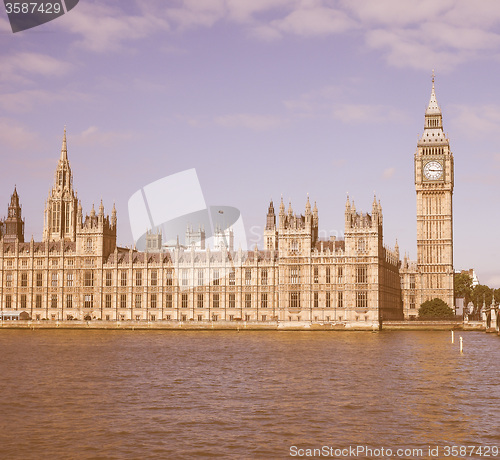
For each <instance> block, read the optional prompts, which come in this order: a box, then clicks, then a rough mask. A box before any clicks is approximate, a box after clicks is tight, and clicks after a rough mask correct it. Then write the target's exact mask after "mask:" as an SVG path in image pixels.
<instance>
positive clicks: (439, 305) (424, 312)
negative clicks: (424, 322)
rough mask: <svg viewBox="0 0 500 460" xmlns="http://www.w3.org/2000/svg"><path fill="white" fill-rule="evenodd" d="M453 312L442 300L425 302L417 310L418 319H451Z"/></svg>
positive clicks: (436, 299)
mask: <svg viewBox="0 0 500 460" xmlns="http://www.w3.org/2000/svg"><path fill="white" fill-rule="evenodd" d="M454 316H455V312H454V311H453V310H452V309H451V308H450V307H449V306H448V304H447V303H446V302H445V301H444V300H442V299H438V298H435V299H432V300H427V301H426V302H424V303H423V304H422V305H420V308H419V310H418V317H419V319H453V318H454Z"/></svg>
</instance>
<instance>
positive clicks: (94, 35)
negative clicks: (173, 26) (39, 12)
mask: <svg viewBox="0 0 500 460" xmlns="http://www.w3.org/2000/svg"><path fill="white" fill-rule="evenodd" d="M57 25H58V26H59V27H61V28H63V29H64V30H66V31H68V32H70V33H73V34H76V35H77V36H78V37H79V39H78V40H77V42H76V44H77V45H78V46H81V47H82V48H84V49H87V50H89V51H94V52H97V53H103V52H108V51H117V50H124V49H125V48H124V44H125V43H126V42H129V41H133V40H137V39H142V38H145V37H147V36H150V35H152V34H153V33H156V32H157V31H159V30H168V29H169V26H168V22H167V21H166V20H165V19H163V18H161V17H158V16H154V15H151V14H148V13H143V14H142V15H131V14H127V13H126V12H125V11H124V10H123V9H121V8H119V7H111V6H107V5H102V4H98V3H87V2H80V4H79V5H78V8H75V9H74V10H72V11H71V14H68V16H67V17H65V20H64V21H59V22H58V23H57Z"/></svg>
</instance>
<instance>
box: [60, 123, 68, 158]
mask: <svg viewBox="0 0 500 460" xmlns="http://www.w3.org/2000/svg"><path fill="white" fill-rule="evenodd" d="M61 160H63V161H67V160H68V147H67V146H66V126H64V134H63V141H62V147H61Z"/></svg>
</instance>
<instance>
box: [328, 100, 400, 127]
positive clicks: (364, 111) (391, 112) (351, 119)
mask: <svg viewBox="0 0 500 460" xmlns="http://www.w3.org/2000/svg"><path fill="white" fill-rule="evenodd" d="M332 115H333V118H335V119H336V120H339V121H342V122H344V123H386V122H389V121H390V122H402V121H404V120H405V119H406V115H405V114H404V113H403V112H401V111H400V110H398V109H395V108H394V107H390V106H386V105H369V104H338V105H336V106H335V108H334V109H333V112H332Z"/></svg>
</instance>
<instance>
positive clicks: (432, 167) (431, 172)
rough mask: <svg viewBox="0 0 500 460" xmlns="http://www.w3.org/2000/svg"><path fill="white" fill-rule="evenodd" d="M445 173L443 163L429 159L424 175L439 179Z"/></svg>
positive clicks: (428, 177) (431, 178)
mask: <svg viewBox="0 0 500 460" xmlns="http://www.w3.org/2000/svg"><path fill="white" fill-rule="evenodd" d="M442 175H443V165H442V164H441V163H439V161H429V162H428V163H426V164H425V166H424V176H425V177H426V178H427V179H430V180H437V179H439V178H441V176H442Z"/></svg>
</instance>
